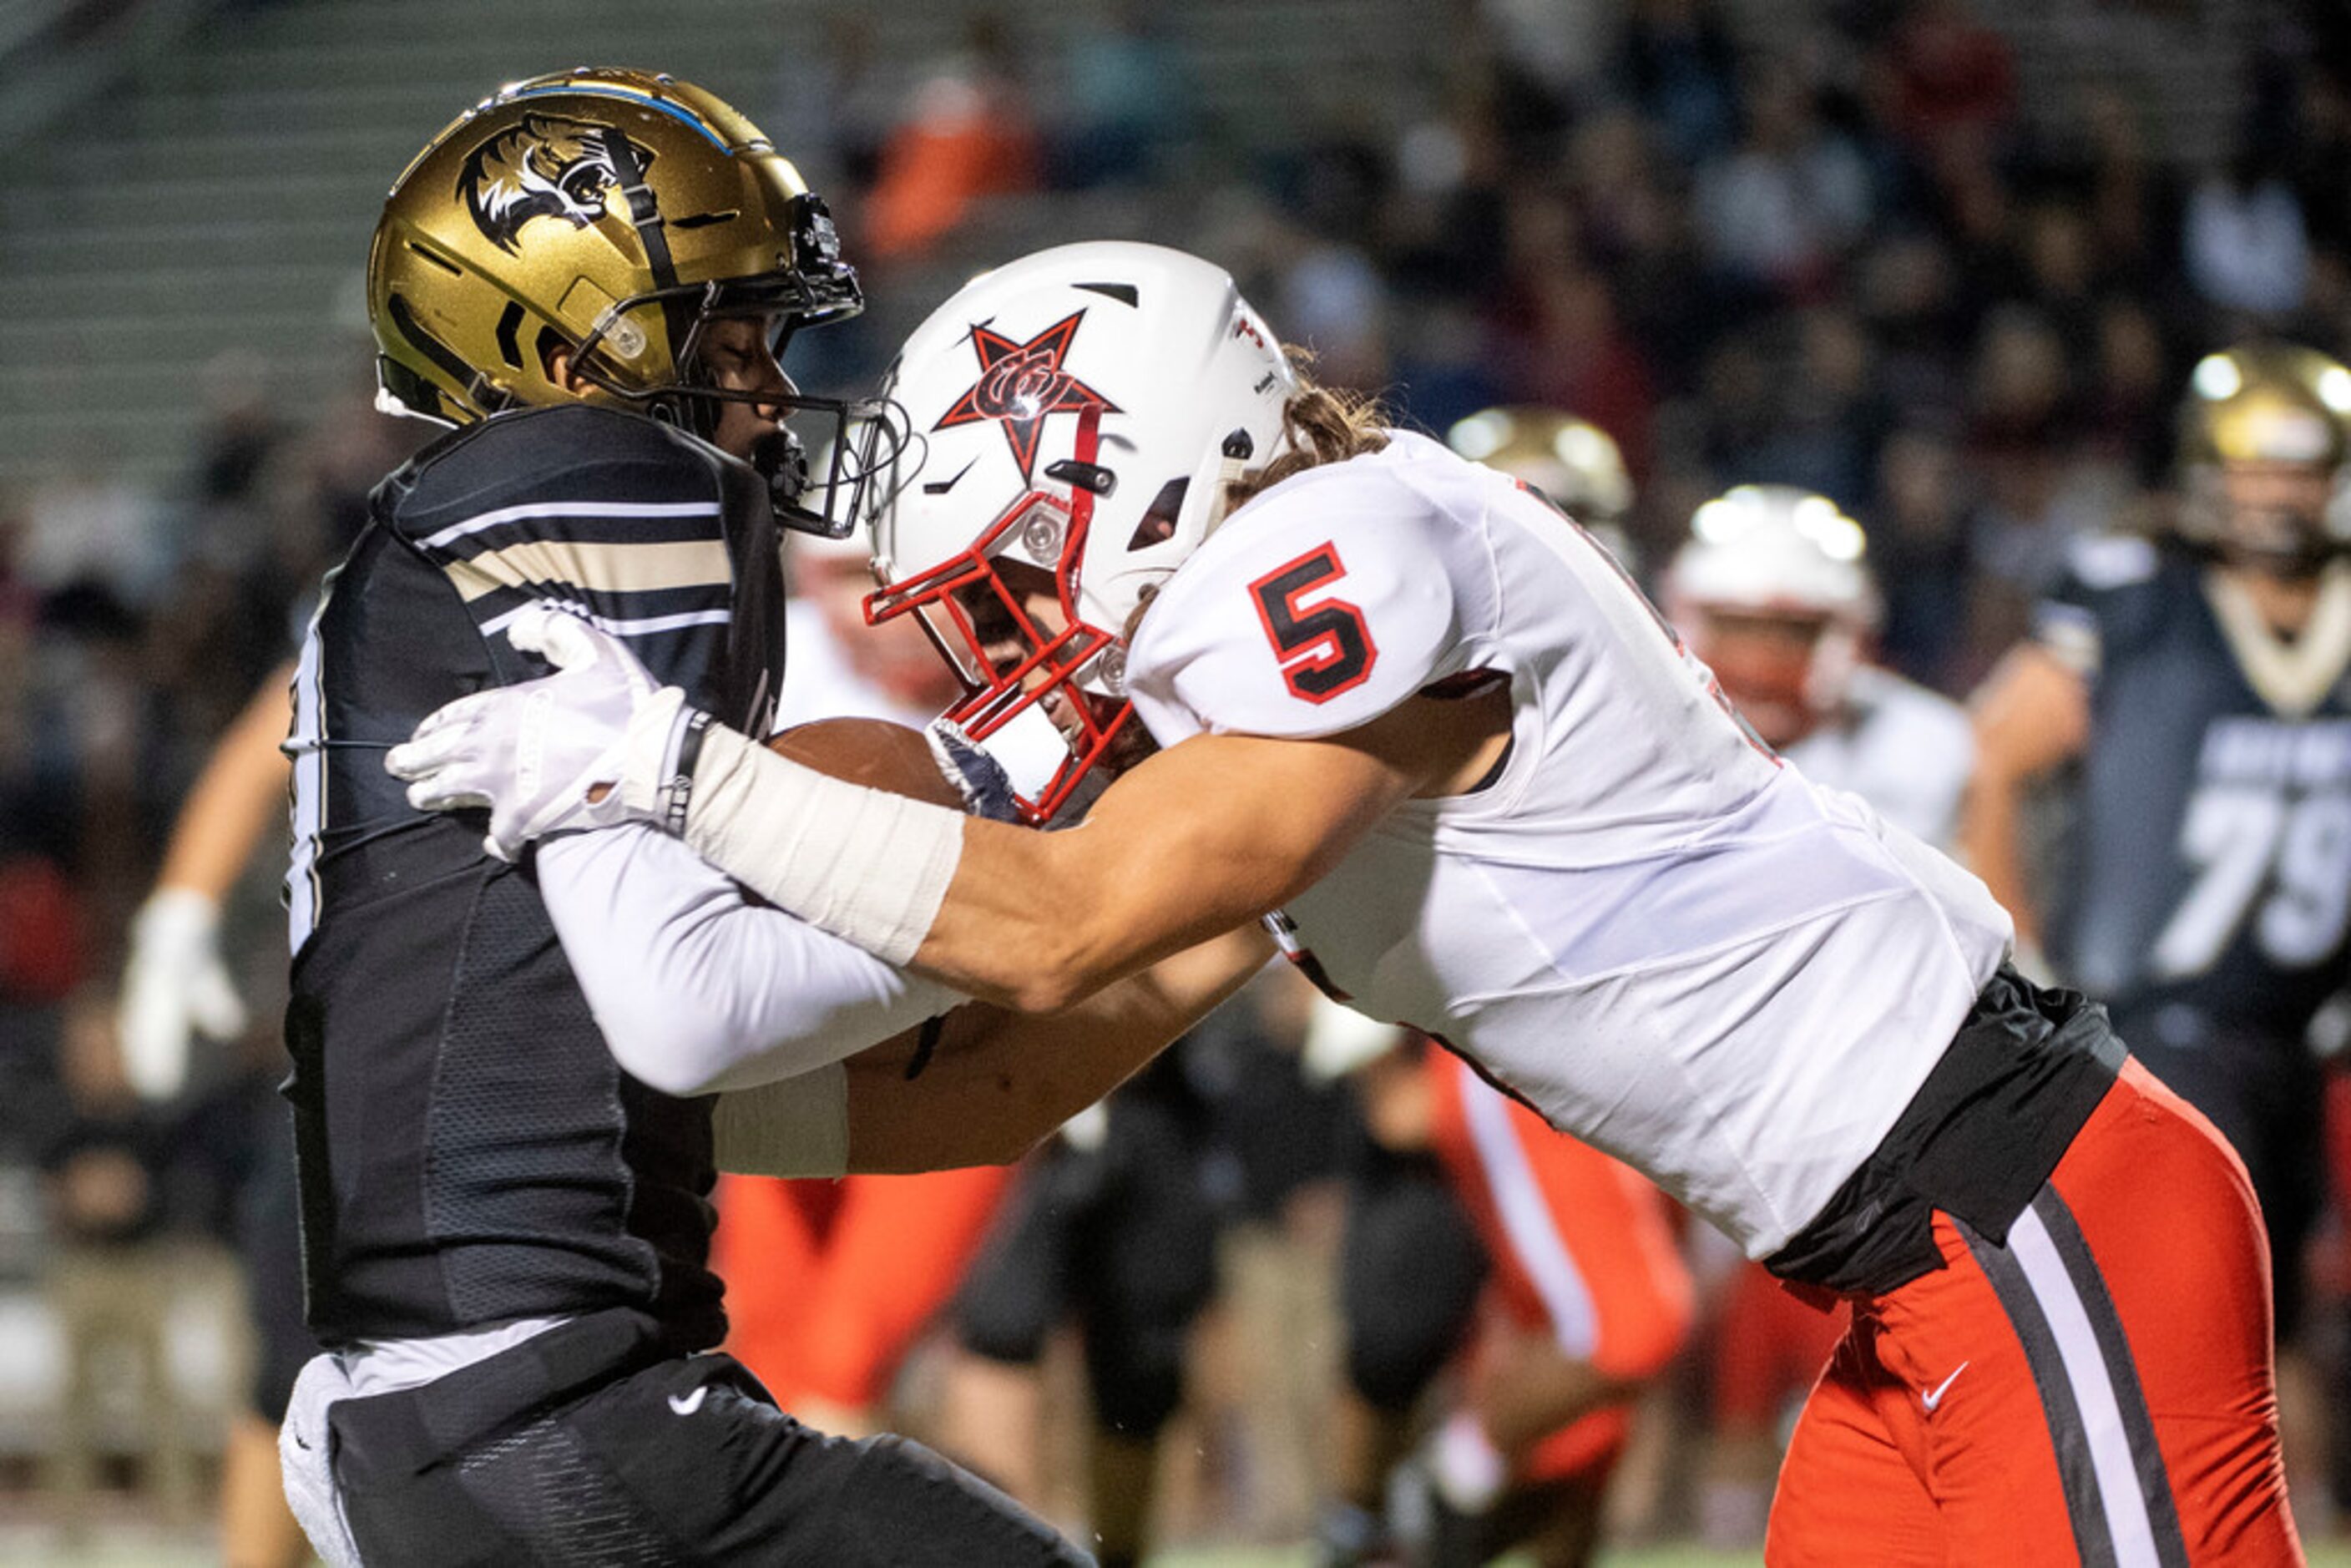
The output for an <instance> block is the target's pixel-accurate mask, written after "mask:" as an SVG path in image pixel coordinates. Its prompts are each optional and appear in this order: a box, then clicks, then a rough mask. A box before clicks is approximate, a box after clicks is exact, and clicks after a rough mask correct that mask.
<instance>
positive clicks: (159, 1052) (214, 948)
mask: <svg viewBox="0 0 2351 1568" xmlns="http://www.w3.org/2000/svg"><path fill="white" fill-rule="evenodd" d="M245 1025H246V1011H245V1002H244V1000H243V999H242V998H239V997H238V996H237V994H236V987H235V984H233V983H232V982H231V981H230V979H229V977H228V968H227V967H226V966H225V965H224V964H223V963H222V962H221V956H220V903H219V901H218V900H217V899H214V898H213V897H212V896H211V895H210V894H203V893H198V892H197V891H196V890H195V889H194V888H192V887H166V888H162V889H159V890H157V892H156V893H154V894H152V896H151V897H149V899H148V900H147V902H146V903H145V904H141V906H140V909H139V914H138V915H137V916H136V917H135V918H133V919H132V920H131V956H130V957H129V959H128V960H126V961H125V963H124V964H123V967H122V1001H121V1006H120V1011H119V1014H118V1016H117V1018H116V1020H115V1028H116V1030H117V1032H118V1034H119V1036H120V1043H121V1048H122V1071H123V1074H124V1076H125V1077H127V1078H129V1079H130V1080H131V1088H132V1089H134V1090H136V1091H138V1092H139V1094H140V1096H141V1098H142V1099H147V1100H169V1099H170V1098H172V1096H173V1095H174V1094H177V1093H178V1092H180V1090H181V1088H182V1087H183V1085H184V1084H186V1082H187V1081H188V1041H189V1037H190V1036H191V1035H192V1034H201V1035H203V1036H204V1038H205V1039H207V1040H235V1038H236V1037H237V1036H238V1035H241V1034H243V1033H244V1032H245Z"/></svg>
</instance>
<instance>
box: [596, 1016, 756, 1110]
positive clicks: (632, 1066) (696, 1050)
mask: <svg viewBox="0 0 2351 1568" xmlns="http://www.w3.org/2000/svg"><path fill="white" fill-rule="evenodd" d="M597 1021H598V1023H599V1024H601V1026H602V1028H603V1030H604V1039H605V1041H606V1043H607V1044H608V1045H609V1046H610V1047H611V1051H612V1060H613V1061H617V1062H619V1063H620V1064H621V1069H622V1071H624V1072H626V1073H627V1074H628V1075H629V1076H630V1077H632V1078H633V1079H635V1080H636V1081H637V1082H640V1083H642V1084H643V1085H644V1086H645V1087H646V1088H648V1089H653V1090H658V1091H659V1092H662V1093H664V1094H670V1095H674V1096H677V1097H678V1098H681V1099H686V1098H691V1097H693V1096H695V1095H697V1094H710V1093H715V1092H716V1091H717V1090H718V1089H719V1088H720V1087H721V1084H720V1082H719V1080H720V1079H721V1078H722V1077H723V1076H724V1075H725V1073H726V1067H727V1065H728V1063H729V1062H730V1061H732V1060H733V1056H732V1054H731V1053H730V1052H729V1051H728V1050H727V1049H726V1048H727V1046H728V1045H729V1044H730V1043H731V1037H732V1028H731V1025H730V1023H729V1021H728V1020H727V1019H724V1018H722V1017H721V1016H720V1015H719V1014H718V1013H717V1012H716V1010H715V1009H707V1008H697V1007H694V1006H691V1005H680V1006H667V1007H663V1008H658V1009H656V1008H637V1009H629V1010H628V1011H627V1012H626V1013H625V1014H624V1015H622V1016H620V1017H605V1016H600V1017H599V1018H598V1019H597Z"/></svg>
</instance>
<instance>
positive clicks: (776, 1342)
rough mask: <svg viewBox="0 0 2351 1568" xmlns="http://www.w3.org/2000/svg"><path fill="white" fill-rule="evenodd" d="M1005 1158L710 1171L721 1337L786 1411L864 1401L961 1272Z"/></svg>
mask: <svg viewBox="0 0 2351 1568" xmlns="http://www.w3.org/2000/svg"><path fill="white" fill-rule="evenodd" d="M1014 1168H1015V1167H1013V1166H976V1167H974V1168H972V1169H969V1170H953V1171H932V1172H928V1173H925V1174H924V1175H921V1176H844V1177H842V1178H841V1179H840V1180H838V1181H821V1180H807V1181H772V1180H768V1179H767V1178H765V1177H760V1176H724V1177H721V1178H720V1180H719V1183H718V1192H717V1195H716V1197H717V1204H718V1213H719V1223H718V1233H717V1237H716V1242H715V1244H714V1246H713V1249H712V1261H713V1264H714V1266H715V1267H716V1269H717V1270H718V1272H719V1276H720V1277H721V1278H722V1279H724V1280H725V1281H726V1316H727V1322H728V1332H727V1337H726V1349H727V1350H728V1352H729V1353H731V1354H733V1355H734V1356H735V1358H736V1359H737V1360H738V1361H740V1362H742V1363H743V1364H745V1365H746V1366H748V1367H749V1368H750V1369H751V1370H752V1372H753V1373H754V1374H755V1375H758V1379H759V1381H760V1382H762V1383H764V1384H766V1385H767V1386H768V1393H770V1394H772V1395H774V1396H775V1397H776V1402H777V1403H778V1404H779V1405H781V1406H783V1407H784V1408H785V1409H787V1410H789V1409H790V1408H791V1407H792V1406H793V1405H794V1404H795V1403H797V1402H799V1401H802V1400H805V1399H808V1398H810V1397H814V1398H820V1399H824V1400H829V1401H831V1403H833V1404H835V1405H846V1406H865V1405H872V1404H873V1403H875V1402H876V1401H878V1400H879V1399H880V1398H881V1397H882V1396H883V1394H884V1393H885V1392H887V1391H888V1388H889V1385H890V1380H891V1379H892V1377H893V1376H894V1375H896V1374H897V1371H898V1366H899V1364H900V1363H901V1362H902V1361H904V1359H905V1355H906V1353H907V1351H908V1350H910V1349H912V1348H913V1346H914V1341H915V1339H916V1338H917V1337H919V1336H920V1335H921V1333H922V1332H923V1329H924V1328H925V1325H927V1324H928V1323H929V1322H930V1321H931V1318H932V1317H933V1315H934V1314H935V1313H936V1312H938V1310H939V1309H940V1308H941V1307H942V1306H944V1305H945V1304H946V1301H947V1299H948V1298H949V1297H950V1296H952V1295H954V1294H955V1291H956V1287H957V1286H958V1285H960V1284H961V1283H962V1282H963V1277H964V1272H965V1270H967V1269H968V1268H969V1267H970V1266H971V1260H972V1258H973V1256H974V1254H976V1253H977V1251H978V1250H979V1245H980V1243H981V1242H982V1241H983V1240H985V1239H987V1221H988V1218H989V1217H990V1216H992V1215H993V1214H994V1213H995V1212H996V1209H997V1207H998V1204H999V1203H1000V1202H1001V1201H1002V1200H1003V1197H1004V1193H1005V1189H1006V1188H1007V1187H1008V1186H1010V1185H1011V1181H1012V1174H1013V1170H1014Z"/></svg>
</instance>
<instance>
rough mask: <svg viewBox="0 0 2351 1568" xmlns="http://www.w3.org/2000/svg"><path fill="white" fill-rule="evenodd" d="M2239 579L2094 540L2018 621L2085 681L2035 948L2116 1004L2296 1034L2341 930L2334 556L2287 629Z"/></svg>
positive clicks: (2343, 658) (2337, 950)
mask: <svg viewBox="0 0 2351 1568" xmlns="http://www.w3.org/2000/svg"><path fill="white" fill-rule="evenodd" d="M2241 595H2242V591H2241V589H2235V588H2232V587H2231V584H2230V582H2229V580H2228V579H2227V578H2226V577H2225V576H2223V575H2220V574H2216V573H2214V572H2213V571H2212V570H2210V569H2209V568H2206V567H2205V566H2203V565H2202V564H2200V563H2199V562H2197V561H2195V560H2192V559H2186V558H2183V557H2179V556H2174V555H2169V554H2166V553H2162V552H2159V551H2158V550H2157V549H2155V548H2154V547H2152V546H2149V545H2147V544H2146V543H2145V542H2144V541H2140V540H2135V539H2103V540H2095V541H2090V542H2089V543H2087V544H2085V545H2084V546H2080V547H2077V548H2076V549H2075V552H2074V570H2073V572H2072V573H2071V574H2070V576H2069V579H2068V580H2067V581H2066V582H2065V583H2064V584H2063V585H2062V586H2061V587H2060V589H2059V590H2058V591H2057V592H2056V593H2055V594H2054V595H2053V597H2052V599H2051V601H2049V602H2047V603H2045V604H2043V606H2042V607H2041V610H2040V612H2039V615H2038V623H2037V626H2036V635H2037V636H2038V638H2039V640H2040V641H2041V643H2043V646H2044V647H2046V648H2047V649H2048V650H2049V651H2050V652H2051V653H2054V654H2055V655H2056V656H2058V657H2059V658H2060V659H2062V660H2064V662H2065V663H2066V664H2069V665H2070V666H2072V667H2073V668H2074V670H2075V671H2076V672H2077V673H2079V674H2082V675H2083V676H2084V677H2085V679H2086V680H2087V681H2088V683H2089V685H2090V694H2091V723H2090V740H2089V747H2088V750H2087V753H2086V755H2085V758H2084V759H2083V767H2082V772H2081V778H2080V795H2079V799H2078V801H2077V805H2076V811H2077V818H2076V823H2075V830H2074V838H2075V843H2076V853H2077V857H2078V863H2077V865H2076V867H2075V874H2074V876H2073V877H2072V878H2071V879H2070V882H2071V885H2072V887H2073V888H2074V899H2073V902H2072V904H2071V907H2070V908H2069V909H2066V910H2064V911H2062V912H2061V917H2060V919H2059V920H2058V921H2057V922H2055V924H2054V926H2053V936H2054V937H2055V938H2056V939H2055V940H2054V941H2053V944H2052V947H2053V956H2055V957H2057V958H2058V960H2059V961H2060V962H2061V963H2063V964H2064V966H2065V967H2066V968H2067V969H2068V971H2069V972H2070V974H2071V975H2072V976H2073V977H2074V979H2076V980H2077V981H2078V982H2079V983H2080V984H2081V986H2082V987H2083V988H2084V989H2085V990H2087V991H2089V992H2090V993H2091V994H2092V995H2093V996H2095V997H2098V998H2101V999H2103V1000H2106V1001H2108V1002H2111V1003H2112V1004H2113V1005H2114V1006H2115V1007H2116V1009H2117V1010H2123V1009H2128V1010H2130V1011H2131V1012H2134V1013H2137V1012H2141V1011H2143V1010H2144V1009H2148V1008H2155V1007H2162V1006H2166V1005H2169V1004H2173V1003H2179V1004H2183V1005H2186V1006H2189V1007H2192V1008H2195V1009H2198V1010H2199V1011H2201V1012H2203V1013H2205V1014H2207V1015H2208V1016H2210V1017H2211V1018H2212V1019H2215V1020H2216V1021H2225V1022H2229V1023H2232V1024H2235V1025H2237V1026H2239V1027H2242V1028H2247V1029H2251V1030H2255V1031H2257V1032H2259V1033H2261V1034H2264V1035H2267V1036H2270V1037H2272V1038H2275V1039H2279V1040H2286V1041H2290V1042H2298V1041H2299V1040H2300V1038H2301V1036H2302V1034H2303V1031H2304V1030H2305V1029H2306V1028H2307V1027H2308V1025H2309V1022H2310V1018H2311V1014H2312V1013H2313V1012H2314V1011H2315V1010H2316V1009H2317V1008H2318V1006H2319V1004H2320V1003H2322V1002H2323V1001H2325V999H2326V998H2327V997H2328V996H2329V995H2330V994H2331V993H2332V992H2333V991H2335V989H2336V988H2339V987H2340V986H2341V985H2342V984H2343V983H2344V980H2345V977H2346V933H2351V703H2347V702H2346V692H2345V681H2344V676H2345V674H2346V670H2351V570H2346V568H2345V567H2343V566H2340V565H2338V566H2336V567H2335V568H2332V569H2330V571H2329V574H2328V576H2327V577H2326V579H2325V581H2324V584H2323V586H2322V588H2321V590H2320V593H2319V600H2318V606H2317V609H2316V611H2315V612H2314V615H2313V616H2312V619H2311V622H2310V624H2309V625H2308V626H2307V627H2306V628H2304V632H2303V634H2302V635H2301V636H2300V637H2298V638H2297V639H2295V640H2294V642H2292V643H2285V642H2282V641H2280V640H2278V639H2277V638H2275V637H2274V636H2273V634H2272V633H2271V632H2269V631H2268V629H2267V627H2266V625H2265V624H2263V623H2262V621H2261V618H2260V616H2259V614H2258V612H2255V611H2254V609H2253V608H2252V604H2251V603H2250V602H2249V601H2246V600H2245V599H2244V598H2243V597H2241Z"/></svg>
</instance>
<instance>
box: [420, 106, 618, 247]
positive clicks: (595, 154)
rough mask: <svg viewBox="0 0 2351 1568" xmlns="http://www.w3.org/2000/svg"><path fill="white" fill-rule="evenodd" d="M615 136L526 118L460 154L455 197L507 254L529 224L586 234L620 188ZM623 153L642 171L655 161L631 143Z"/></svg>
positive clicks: (583, 123)
mask: <svg viewBox="0 0 2351 1568" xmlns="http://www.w3.org/2000/svg"><path fill="white" fill-rule="evenodd" d="M619 134H620V133H619V132H618V131H614V130H613V129H612V128H611V127H610V126H604V125H596V124H591V123H590V122H589V121H587V120H569V119H566V118H565V117H563V116H561V115H557V114H528V115H525V116H524V117H523V120H522V123H521V124H519V125H516V126H512V127H509V128H508V129H507V130H505V131H500V132H499V133H498V134H497V135H496V136H493V137H491V138H490V139H489V140H488V141H485V142H483V143H482V144H481V145H480V146H479V147H476V148H475V149H474V151H473V152H471V153H469V154H468V155H467V156H466V159H465V166H464V167H463V168H462V169H460V170H459V171H458V174H457V193H458V194H459V195H461V196H463V197H464V198H465V210H466V211H468V212H470V213H471V214H473V215H474V222H475V224H476V225H479V226H480V228H481V231H482V233H483V234H485V235H488V236H489V238H490V239H491V240H492V241H493V242H494V243H495V244H496V246H497V247H498V248H499V249H500V250H503V251H507V252H508V253H512V252H513V250H514V249H515V236H516V235H518V234H520V233H521V232H522V226H523V225H525V224H527V223H528V222H530V221H531V219H533V218H549V217H553V218H568V219H569V220H570V223H571V226H572V227H573V228H576V229H579V228H586V227H587V226H588V225H590V224H592V223H594V222H595V221H596V220H597V219H599V218H601V217H602V216H603V215H604V200H605V197H606V196H607V195H609V194H610V193H611V192H612V191H613V190H615V189H617V188H618V187H619V186H620V185H621V184H622V178H621V171H620V170H619V169H618V168H616V167H614V164H613V155H612V147H611V141H610V140H609V139H610V138H612V137H615V136H618V135H619ZM629 150H630V152H632V154H633V155H634V157H635V160H636V162H637V166H638V167H639V168H640V169H642V168H643V167H644V166H645V165H646V164H649V163H651V162H653V152H652V150H651V149H649V148H646V147H643V146H641V145H639V144H637V143H635V142H630V143H629Z"/></svg>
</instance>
